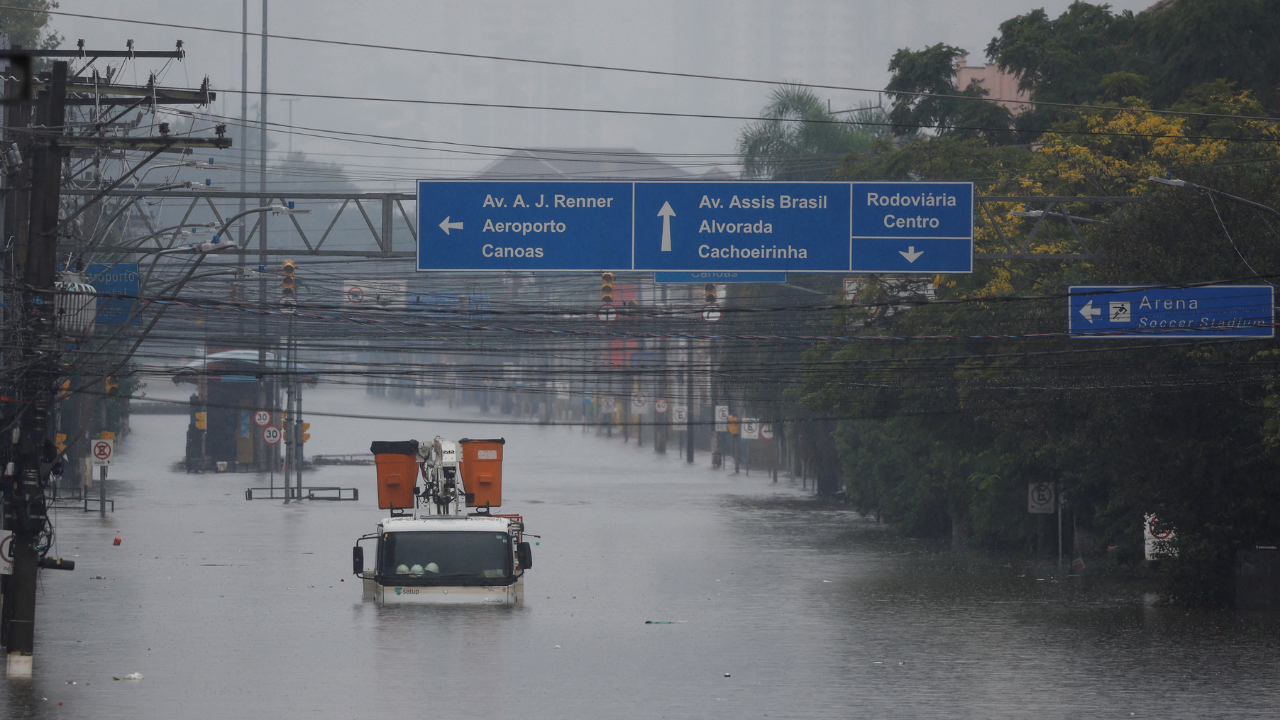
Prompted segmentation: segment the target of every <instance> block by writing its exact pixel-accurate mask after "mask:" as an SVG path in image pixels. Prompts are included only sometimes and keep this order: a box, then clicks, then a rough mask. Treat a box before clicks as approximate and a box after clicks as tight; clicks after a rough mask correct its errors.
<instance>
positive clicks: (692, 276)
mask: <svg viewBox="0 0 1280 720" xmlns="http://www.w3.org/2000/svg"><path fill="white" fill-rule="evenodd" d="M653 281H654V282H655V283H687V284H688V283H721V284H728V283H784V282H786V281H787V274H786V273H769V272H687V273H680V272H656V273H654V274H653Z"/></svg>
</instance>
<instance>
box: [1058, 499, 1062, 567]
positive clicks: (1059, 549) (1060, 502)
mask: <svg viewBox="0 0 1280 720" xmlns="http://www.w3.org/2000/svg"><path fill="white" fill-rule="evenodd" d="M1058 567H1062V497H1061V496H1059V497H1058Z"/></svg>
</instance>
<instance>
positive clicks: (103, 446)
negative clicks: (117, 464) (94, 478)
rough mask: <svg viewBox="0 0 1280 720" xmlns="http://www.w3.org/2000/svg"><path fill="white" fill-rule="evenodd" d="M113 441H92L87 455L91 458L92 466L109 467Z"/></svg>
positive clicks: (113, 451) (113, 446) (113, 447)
mask: <svg viewBox="0 0 1280 720" xmlns="http://www.w3.org/2000/svg"><path fill="white" fill-rule="evenodd" d="M115 445H116V441H115V440H94V441H93V444H92V445H91V446H90V447H89V453H90V454H91V455H92V456H93V457H92V463H93V464H94V465H110V464H111V456H112V454H114V453H115V449H116V447H115Z"/></svg>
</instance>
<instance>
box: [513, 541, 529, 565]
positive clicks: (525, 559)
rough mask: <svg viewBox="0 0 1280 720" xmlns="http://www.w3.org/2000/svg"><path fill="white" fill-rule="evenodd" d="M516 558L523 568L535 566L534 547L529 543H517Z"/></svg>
mask: <svg viewBox="0 0 1280 720" xmlns="http://www.w3.org/2000/svg"><path fill="white" fill-rule="evenodd" d="M516 559H517V560H519V561H520V568H521V569H522V570H528V569H529V568H532V567H533V548H531V547H529V543H527V542H522V543H520V544H518V545H516Z"/></svg>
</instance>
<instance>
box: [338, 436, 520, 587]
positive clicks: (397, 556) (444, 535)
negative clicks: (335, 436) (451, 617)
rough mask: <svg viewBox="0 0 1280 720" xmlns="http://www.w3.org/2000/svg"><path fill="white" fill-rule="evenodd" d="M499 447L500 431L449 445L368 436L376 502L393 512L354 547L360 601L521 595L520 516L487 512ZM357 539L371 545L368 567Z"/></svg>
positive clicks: (496, 491)
mask: <svg viewBox="0 0 1280 720" xmlns="http://www.w3.org/2000/svg"><path fill="white" fill-rule="evenodd" d="M505 444H506V441H505V440H504V439H502V438H499V439H496V440H471V439H463V440H458V441H456V442H454V441H451V440H444V439H442V438H440V437H436V438H435V440H434V441H432V442H431V443H419V442H418V441H416V440H407V441H397V442H375V443H373V445H372V446H371V447H370V450H371V451H372V452H373V456H374V461H375V464H376V465H377V471H378V507H379V508H382V509H384V510H389V511H390V516H389V517H386V518H383V520H382V521H381V522H379V523H378V530H377V532H376V533H373V534H370V535H365V536H364V537H361V538H360V539H359V540H357V541H356V545H355V547H354V548H353V549H352V571H353V572H354V573H355V574H356V575H357V576H359V577H360V578H361V579H362V580H363V584H364V598H365V599H366V600H373V601H375V602H378V603H383V604H405V603H417V604H486V605H517V604H519V603H520V602H521V601H522V599H523V596H524V573H525V571H526V570H529V569H530V568H531V567H533V552H532V549H531V548H530V546H529V543H528V542H527V541H526V540H525V539H524V535H525V532H524V518H523V517H521V516H520V515H510V514H504V515H500V514H496V513H494V512H493V510H494V509H495V508H498V507H501V505H502V451H503V447H504V446H505ZM419 475H421V478H422V483H421V485H419V483H418V478H419ZM464 506H465V508H467V509H470V510H471V512H466V511H465V510H464ZM531 537H532V536H531ZM361 543H373V567H371V568H366V567H365V552H364V550H365V548H364V546H363V545H362V544H361Z"/></svg>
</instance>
